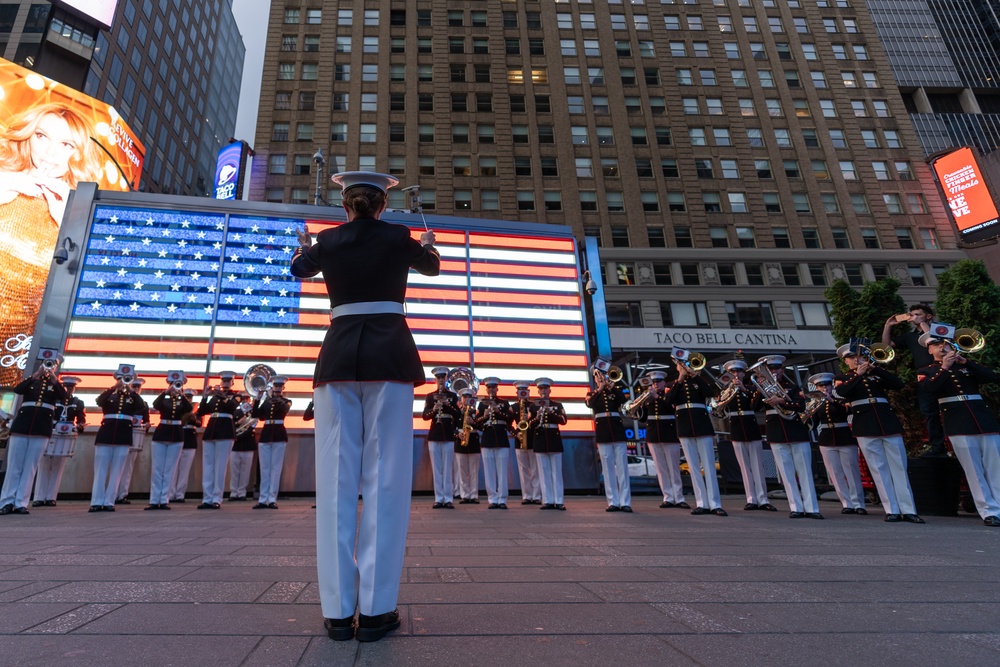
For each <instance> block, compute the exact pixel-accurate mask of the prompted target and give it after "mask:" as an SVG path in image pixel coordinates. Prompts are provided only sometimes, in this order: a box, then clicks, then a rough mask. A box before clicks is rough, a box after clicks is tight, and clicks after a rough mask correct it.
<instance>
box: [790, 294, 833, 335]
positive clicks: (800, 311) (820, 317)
mask: <svg viewBox="0 0 1000 667" xmlns="http://www.w3.org/2000/svg"><path fill="white" fill-rule="evenodd" d="M830 313H831V306H830V304H829V303H827V302H825V301H822V302H816V303H792V317H794V318H795V326H796V327H798V328H799V329H809V328H814V327H815V328H821V329H829V328H830V327H831V326H832V325H833V320H832V318H831V316H830Z"/></svg>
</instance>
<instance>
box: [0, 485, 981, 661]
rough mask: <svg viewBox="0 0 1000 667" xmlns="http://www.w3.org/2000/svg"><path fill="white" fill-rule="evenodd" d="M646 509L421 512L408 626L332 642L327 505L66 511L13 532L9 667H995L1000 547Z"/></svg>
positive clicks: (3, 578) (417, 507)
mask: <svg viewBox="0 0 1000 667" xmlns="http://www.w3.org/2000/svg"><path fill="white" fill-rule="evenodd" d="M633 500H634V504H633V506H634V508H635V510H636V511H635V513H634V514H631V515H629V514H621V513H617V514H609V513H606V512H605V511H604V507H605V503H604V500H603V498H597V497H574V496H570V497H568V498H567V502H566V504H567V506H568V511H566V512H551V511H550V512H541V511H539V510H538V508H537V506H528V507H522V506H521V505H520V504H519V500H518V499H517V498H516V497H515V498H513V499H512V503H511V505H510V507H511V509H510V510H508V511H501V510H487V509H486V505H485V504H481V505H478V506H466V505H461V506H458V507H457V508H456V509H455V510H432V509H431V508H430V505H431V500H429V499H428V498H425V497H417V498H415V499H414V506H413V513H412V521H411V524H410V525H411V527H410V538H409V543H408V548H407V559H406V564H405V570H404V572H403V583H402V588H401V593H400V611H401V613H402V619H403V625H402V628H401V629H400V631H397V632H396V633H395V634H392V635H389V636H388V637H386V638H385V639H383V640H382V641H380V642H376V643H373V644H359V643H358V642H355V641H350V642H333V641H330V640H329V639H328V638H327V637H326V635H325V633H324V632H323V628H322V616H321V613H320V608H319V604H318V594H317V589H316V583H315V581H316V568H315V555H314V548H315V547H314V544H315V541H314V525H313V521H314V519H313V510H312V509H311V508H310V505H311V500H310V499H305V498H302V499H290V500H283V501H282V502H281V503H280V504H281V509H280V510H278V511H251V510H250V505H249V504H248V503H224V504H223V509H222V510H221V511H197V510H196V509H195V505H196V503H192V502H190V501H189V502H188V503H186V504H184V505H178V506H176V507H175V509H174V510H173V511H171V512H144V511H143V510H142V507H143V505H142V504H135V505H131V506H128V507H119V510H118V511H117V512H115V513H114V514H110V513H99V514H88V513H87V511H86V510H87V505H86V503H84V502H72V501H67V502H60V504H59V506H58V507H56V508H39V509H35V510H32V512H31V515H30V516H16V515H11V516H6V517H2V519H0V664H2V665H4V666H6V665H18V666H26V665H45V666H55V665H72V666H73V667H85V666H87V665H101V666H105V667H106V666H109V665H150V666H160V665H184V666H195V665H210V666H212V667H226V666H228V665H234V666H235V665H254V666H256V665H261V666H267V667H282V666H285V665H288V666H292V665H428V666H430V665H433V666H436V667H437V666H441V665H476V666H477V667H478V666H480V665H483V666H489V665H541V664H544V665H601V666H602V667H606V666H607V665H614V664H623V665H626V664H642V665H688V664H698V665H767V666H768V667H770V666H777V665H797V666H800V665H802V664H809V663H808V661H812V662H816V661H820V663H821V664H830V665H843V664H852V665H862V664H874V665H881V664H886V665H894V664H909V665H941V664H950V665H995V664H998V663H1000V604H998V603H1000V582H998V579H1000V576H998V564H1000V530H997V529H990V528H986V527H984V526H983V525H982V522H981V521H980V520H979V519H978V518H977V517H974V516H971V515H965V516H960V517H956V518H936V517H928V521H927V524H926V525H923V526H919V525H911V524H903V523H901V524H886V523H883V522H882V513H881V511H880V509H878V508H876V509H875V510H874V511H873V513H872V514H871V515H869V516H867V517H863V516H842V515H841V514H840V513H839V506H837V505H836V504H835V503H829V502H824V503H821V511H823V512H824V514H825V515H826V517H827V520H826V521H815V520H808V519H805V520H794V521H793V520H790V519H788V518H787V513H786V512H785V511H784V510H785V509H786V506H785V504H784V502H783V501H780V502H779V508H780V509H781V510H782V511H781V512H779V513H777V514H774V513H764V512H744V511H742V509H741V508H742V506H743V502H744V501H743V498H742V497H737V496H728V497H725V498H724V506H725V508H726V509H727V510H728V511H729V512H730V516H729V517H716V516H713V515H708V516H699V517H694V516H691V515H690V514H689V513H688V512H687V511H684V510H677V509H659V508H658V507H657V505H658V503H659V498H656V497H653V496H642V497H636V498H634V499H633Z"/></svg>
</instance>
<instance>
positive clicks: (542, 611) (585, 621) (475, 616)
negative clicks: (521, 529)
mask: <svg viewBox="0 0 1000 667" xmlns="http://www.w3.org/2000/svg"><path fill="white" fill-rule="evenodd" d="M409 616H410V618H411V619H412V620H411V622H412V628H413V634H414V635H415V636H419V635H525V636H533V635H534V636H538V635H553V634H570V635H626V634H636V635H642V634H650V633H653V632H667V633H669V632H687V631H688V629H687V628H686V627H685V626H683V625H682V624H680V623H677V622H671V621H669V620H668V621H666V622H664V620H663V617H662V616H661V615H660V614H655V613H654V612H653V610H652V609H651V608H650V606H649V605H644V604H610V603H609V604H602V605H593V604H570V605H567V604H489V605H485V604H439V605H412V606H410V608H409Z"/></svg>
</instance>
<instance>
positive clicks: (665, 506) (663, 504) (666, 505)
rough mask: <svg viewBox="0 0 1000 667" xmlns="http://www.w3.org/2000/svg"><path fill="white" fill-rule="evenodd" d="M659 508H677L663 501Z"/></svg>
mask: <svg viewBox="0 0 1000 667" xmlns="http://www.w3.org/2000/svg"><path fill="white" fill-rule="evenodd" d="M660 507H661V508H664V509H666V508H667V507H677V506H676V505H674V504H673V503H671V502H668V501H666V500H664V501H663V502H662V503H660Z"/></svg>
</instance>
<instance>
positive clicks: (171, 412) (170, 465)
mask: <svg viewBox="0 0 1000 667" xmlns="http://www.w3.org/2000/svg"><path fill="white" fill-rule="evenodd" d="M174 373H180V371H171V372H170V373H168V376H169V375H171V374H174ZM181 375H183V374H181ZM169 382H170V380H169V379H168V383H169ZM153 409H154V410H156V411H157V412H158V413H159V415H160V423H159V424H157V425H156V430H154V431H153V441H152V443H150V445H149V451H150V474H149V505H148V506H147V507H146V509H147V510H168V509H170V505H169V503H170V484H171V482H172V481H173V479H174V477H175V474H176V470H177V464H178V463H179V462H180V458H181V452H182V451H183V449H184V422H183V419H184V416H185V415H187V414H189V413H191V412H193V411H194V404H192V403H191V399H189V398H188V397H187V396H185V395H184V392H183V391H182V390H181V389H180V388H178V387H174V386H172V385H171V386H170V388H169V389H168V390H167V391H164V392H163V393H161V394H160V395H159V396H157V397H156V398H155V399H153Z"/></svg>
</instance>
